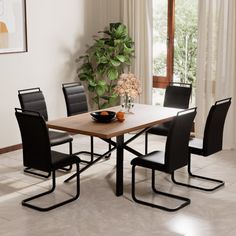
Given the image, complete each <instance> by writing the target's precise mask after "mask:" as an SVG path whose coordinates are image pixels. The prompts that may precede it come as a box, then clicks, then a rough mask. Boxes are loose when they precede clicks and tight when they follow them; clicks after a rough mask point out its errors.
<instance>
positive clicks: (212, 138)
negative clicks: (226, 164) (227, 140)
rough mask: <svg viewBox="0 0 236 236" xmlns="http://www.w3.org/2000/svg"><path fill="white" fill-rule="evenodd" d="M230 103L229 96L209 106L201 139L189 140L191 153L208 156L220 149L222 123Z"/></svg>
mask: <svg viewBox="0 0 236 236" xmlns="http://www.w3.org/2000/svg"><path fill="white" fill-rule="evenodd" d="M230 104H231V98H227V99H224V100H220V101H217V102H216V103H215V104H214V105H213V106H212V107H211V109H210V111H209V114H208V116H207V120H206V125H205V129H204V136H203V140H202V141H200V140H195V139H192V140H191V141H190V143H189V148H190V152H191V153H193V154H197V155H202V156H209V155H212V154H214V153H216V152H219V151H221V150H222V143H223V131H224V124H225V119H226V115H227V112H228V110H229V107H230ZM197 143H198V144H199V145H198V146H197ZM200 143H202V145H200Z"/></svg>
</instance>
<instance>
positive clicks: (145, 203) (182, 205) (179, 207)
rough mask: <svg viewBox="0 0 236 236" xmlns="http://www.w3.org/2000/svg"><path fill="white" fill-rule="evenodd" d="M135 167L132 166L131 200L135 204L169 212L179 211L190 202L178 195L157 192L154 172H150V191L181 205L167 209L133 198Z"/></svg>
mask: <svg viewBox="0 0 236 236" xmlns="http://www.w3.org/2000/svg"><path fill="white" fill-rule="evenodd" d="M135 167H136V166H135V165H133V166H132V198H133V200H134V201H135V202H137V203H139V204H142V205H145V206H150V207H154V208H158V209H161V210H164V211H169V212H173V211H177V210H179V209H181V208H183V207H185V206H187V205H189V204H190V203H191V200H190V199H189V198H185V197H181V196H178V195H174V194H170V193H166V192H161V191H158V190H157V189H156V187H155V170H152V190H153V192H154V193H156V194H160V195H162V196H166V197H169V198H173V199H177V200H181V201H183V203H182V204H180V205H179V206H177V207H175V208H169V207H165V206H162V205H157V204H153V203H151V202H146V201H143V200H139V199H137V198H136V196H135Z"/></svg>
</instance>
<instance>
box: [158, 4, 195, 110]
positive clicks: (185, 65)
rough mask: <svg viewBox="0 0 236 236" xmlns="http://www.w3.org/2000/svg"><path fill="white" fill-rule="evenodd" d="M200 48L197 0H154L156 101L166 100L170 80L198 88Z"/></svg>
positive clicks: (159, 103)
mask: <svg viewBox="0 0 236 236" xmlns="http://www.w3.org/2000/svg"><path fill="white" fill-rule="evenodd" d="M196 52H197V0H153V88H154V89H153V100H154V101H153V103H154V104H158V105H161V104H162V100H163V95H164V90H163V88H165V87H166V86H167V85H168V83H169V82H170V81H178V82H185V83H192V85H193V88H195V82H196ZM193 95H194V89H193ZM193 98H194V96H193ZM192 102H194V99H193V101H192Z"/></svg>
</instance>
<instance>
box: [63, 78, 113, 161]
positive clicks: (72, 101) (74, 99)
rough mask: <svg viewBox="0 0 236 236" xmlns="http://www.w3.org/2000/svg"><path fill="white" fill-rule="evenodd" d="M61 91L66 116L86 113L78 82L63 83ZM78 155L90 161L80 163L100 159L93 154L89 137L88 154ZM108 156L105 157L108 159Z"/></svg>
mask: <svg viewBox="0 0 236 236" xmlns="http://www.w3.org/2000/svg"><path fill="white" fill-rule="evenodd" d="M62 91H63V94H64V98H65V102H66V110H67V116H73V115H78V114H82V113H86V112H88V103H87V98H86V93H85V89H84V86H83V85H81V84H80V83H78V82H72V83H63V84H62ZM110 149H111V145H110V144H109V150H110ZM76 154H77V155H79V154H88V155H90V157H91V159H90V161H86V160H82V159H81V162H85V163H91V162H93V161H94V156H98V157H100V156H101V154H98V153H94V137H93V136H90V152H88V151H80V152H77V153H76ZM109 156H110V155H108V156H106V158H108V157H109Z"/></svg>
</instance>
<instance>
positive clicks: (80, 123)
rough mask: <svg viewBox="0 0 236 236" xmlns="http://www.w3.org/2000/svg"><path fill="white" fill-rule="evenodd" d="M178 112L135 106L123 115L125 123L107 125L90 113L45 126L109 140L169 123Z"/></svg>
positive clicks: (114, 122) (114, 109) (117, 109)
mask: <svg viewBox="0 0 236 236" xmlns="http://www.w3.org/2000/svg"><path fill="white" fill-rule="evenodd" d="M120 109H121V108H120V106H116V107H111V108H108V109H106V110H109V111H115V112H118V111H119V110H120ZM178 111H180V109H175V108H167V107H159V106H151V105H144V104H135V105H134V108H132V112H131V113H128V114H125V121H123V122H119V121H117V120H116V119H115V120H113V121H111V122H109V123H100V122H97V121H94V120H93V119H92V117H91V116H90V112H88V113H83V114H80V115H75V116H70V117H64V118H60V119H56V120H52V121H48V122H47V126H48V127H49V128H53V129H57V130H63V131H67V132H71V133H75V134H85V135H88V136H95V137H99V138H104V139H109V138H112V137H116V136H119V135H123V134H125V133H128V132H131V131H135V130H139V129H143V128H147V127H151V126H153V125H156V124H161V123H163V122H165V121H169V120H171V119H173V117H175V116H176V114H177V112H178Z"/></svg>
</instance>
